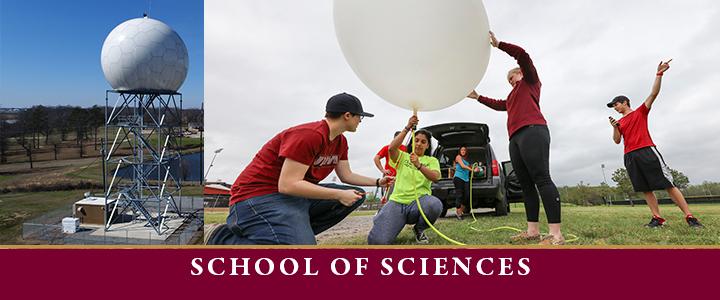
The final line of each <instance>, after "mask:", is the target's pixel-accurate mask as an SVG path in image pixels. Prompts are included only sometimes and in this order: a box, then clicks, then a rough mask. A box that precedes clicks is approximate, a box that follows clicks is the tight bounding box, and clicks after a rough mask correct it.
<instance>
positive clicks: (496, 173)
mask: <svg viewBox="0 0 720 300" xmlns="http://www.w3.org/2000/svg"><path fill="white" fill-rule="evenodd" d="M492 172H493V173H492V174H493V176H500V166H499V165H498V162H497V160H494V159H493V161H492Z"/></svg>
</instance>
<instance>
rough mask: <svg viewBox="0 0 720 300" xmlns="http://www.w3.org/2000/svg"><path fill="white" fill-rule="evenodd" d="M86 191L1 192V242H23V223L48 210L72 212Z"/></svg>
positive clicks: (67, 213)
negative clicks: (73, 206)
mask: <svg viewBox="0 0 720 300" xmlns="http://www.w3.org/2000/svg"><path fill="white" fill-rule="evenodd" d="M84 192H85V191H56V192H38V193H9V194H0V244H17V243H22V240H21V239H20V237H21V235H22V223H23V222H26V221H27V220H30V219H33V218H36V217H39V216H41V215H44V214H46V213H48V212H53V211H58V213H60V212H62V213H64V215H70V214H72V204H73V203H74V202H75V201H78V200H80V199H82V198H83V193H84Z"/></svg>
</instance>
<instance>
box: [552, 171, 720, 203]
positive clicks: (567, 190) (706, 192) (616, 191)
mask: <svg viewBox="0 0 720 300" xmlns="http://www.w3.org/2000/svg"><path fill="white" fill-rule="evenodd" d="M670 173H671V175H672V177H673V183H674V184H675V186H677V187H678V188H679V189H680V190H682V192H683V194H684V195H685V196H711V195H720V183H716V182H709V181H704V182H703V183H701V184H696V185H691V184H690V180H689V179H688V177H687V176H686V175H685V174H683V173H682V172H680V171H678V170H674V169H670ZM611 178H612V181H613V182H615V184H616V186H615V187H611V186H609V185H608V184H607V183H605V182H602V183H600V185H596V186H593V185H590V184H587V183H584V182H582V181H580V183H578V184H577V185H575V186H564V187H558V190H559V192H560V196H561V199H562V201H563V202H566V203H573V204H577V205H603V204H606V203H608V201H618V200H625V199H638V198H642V197H641V195H639V194H638V193H636V192H635V191H634V190H633V187H632V183H631V182H630V177H628V174H627V170H626V169H625V168H620V169H617V170H615V171H614V172H613V174H612V177H611ZM655 194H656V195H657V197H658V198H667V197H669V195H668V194H667V192H666V191H656V192H655Z"/></svg>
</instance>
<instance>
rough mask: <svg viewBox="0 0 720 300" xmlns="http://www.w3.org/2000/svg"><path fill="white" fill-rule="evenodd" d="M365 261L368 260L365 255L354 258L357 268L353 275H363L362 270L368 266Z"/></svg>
mask: <svg viewBox="0 0 720 300" xmlns="http://www.w3.org/2000/svg"><path fill="white" fill-rule="evenodd" d="M367 262H368V259H367V257H358V258H355V263H356V268H357V271H355V275H360V276H362V275H365V274H363V271H364V270H367V267H368V266H367Z"/></svg>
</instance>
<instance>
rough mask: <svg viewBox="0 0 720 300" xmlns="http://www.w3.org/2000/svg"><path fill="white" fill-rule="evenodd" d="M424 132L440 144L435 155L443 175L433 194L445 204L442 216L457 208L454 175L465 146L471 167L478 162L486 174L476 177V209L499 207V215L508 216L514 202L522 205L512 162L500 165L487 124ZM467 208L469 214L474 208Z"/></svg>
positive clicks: (441, 126)
mask: <svg viewBox="0 0 720 300" xmlns="http://www.w3.org/2000/svg"><path fill="white" fill-rule="evenodd" d="M423 129H425V130H427V131H430V132H431V133H432V135H433V137H434V138H435V139H436V140H437V141H438V145H437V147H436V148H435V151H434V152H433V156H434V157H435V158H437V159H438V161H439V162H440V173H441V176H440V180H439V181H438V182H436V183H433V184H432V194H433V196H435V197H438V198H439V199H440V200H441V201H442V202H443V212H442V214H441V216H445V215H446V214H447V211H448V209H450V208H454V207H455V185H454V184H453V172H454V170H455V157H456V156H457V154H458V152H459V151H460V147H462V146H465V147H466V148H467V150H468V161H469V162H470V164H473V163H476V162H478V163H480V164H481V165H482V168H483V171H484V172H482V173H483V175H482V176H481V175H480V174H481V173H480V172H476V173H475V174H473V184H472V200H473V207H472V208H480V207H486V208H495V215H496V216H504V215H507V213H508V212H509V211H510V203H511V202H521V199H522V195H521V192H522V189H521V188H520V184H519V183H518V181H517V178H516V177H515V174H514V173H513V172H512V165H511V164H510V162H509V161H506V162H503V164H502V167H501V166H500V164H499V163H498V161H497V158H496V157H495V153H494V152H493V149H492V147H491V146H490V137H489V136H488V126H487V125H485V124H480V123H447V124H439V125H433V126H429V127H426V128H423ZM466 209H467V210H468V211H469V209H470V208H469V207H468V208H466Z"/></svg>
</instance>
